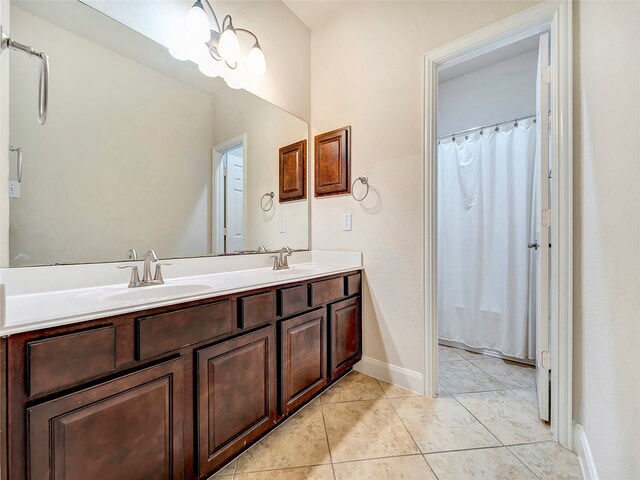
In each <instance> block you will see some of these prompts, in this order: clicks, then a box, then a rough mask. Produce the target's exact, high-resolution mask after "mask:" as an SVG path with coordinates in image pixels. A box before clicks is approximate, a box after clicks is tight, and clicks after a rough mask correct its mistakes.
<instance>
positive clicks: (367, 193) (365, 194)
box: [351, 176, 369, 202]
mask: <svg viewBox="0 0 640 480" xmlns="http://www.w3.org/2000/svg"><path fill="white" fill-rule="evenodd" d="M358 181H359V182H361V183H362V184H363V185H364V186H366V187H367V190H366V191H365V192H364V195H363V196H362V197H360V198H358V197H356V196H355V195H354V194H353V187H354V186H355V185H356V182H358ZM367 195H369V179H368V178H367V177H366V176H362V177H358V178H356V179H355V180H354V181H353V183H352V184H351V196H352V197H353V198H354V199H355V200H356V201H357V202H361V201H363V200H364V199H365V198H367Z"/></svg>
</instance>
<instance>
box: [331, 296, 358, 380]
mask: <svg viewBox="0 0 640 480" xmlns="http://www.w3.org/2000/svg"><path fill="white" fill-rule="evenodd" d="M329 351H330V361H329V369H330V375H331V378H332V379H336V378H338V377H339V376H341V375H342V374H344V373H345V372H346V371H347V370H349V369H350V368H351V367H352V366H353V365H355V364H356V363H357V362H358V361H360V359H361V358H362V316H361V313H360V297H353V298H348V299H346V300H343V301H341V302H337V303H334V304H332V305H329Z"/></svg>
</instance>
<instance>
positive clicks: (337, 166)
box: [315, 126, 351, 197]
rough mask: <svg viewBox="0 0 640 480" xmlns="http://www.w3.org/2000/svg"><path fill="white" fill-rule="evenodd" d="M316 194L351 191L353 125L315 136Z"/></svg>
mask: <svg viewBox="0 0 640 480" xmlns="http://www.w3.org/2000/svg"><path fill="white" fill-rule="evenodd" d="M315 162H316V166H315V196H316V197H327V196H331V195H344V194H347V193H351V126H347V127H344V128H339V129H337V130H332V131H331V132H327V133H323V134H321V135H317V136H316V137H315Z"/></svg>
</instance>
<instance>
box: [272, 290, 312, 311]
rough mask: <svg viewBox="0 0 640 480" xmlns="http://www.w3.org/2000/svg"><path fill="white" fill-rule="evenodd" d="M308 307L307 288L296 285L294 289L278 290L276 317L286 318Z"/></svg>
mask: <svg viewBox="0 0 640 480" xmlns="http://www.w3.org/2000/svg"><path fill="white" fill-rule="evenodd" d="M308 305H309V300H308V298H307V287H306V286H305V285H297V286H295V287H288V288H281V289H279V290H278V315H280V316H281V317H286V316H289V315H293V314H294V313H298V312H301V311H302V310H305V309H306V308H307V307H308Z"/></svg>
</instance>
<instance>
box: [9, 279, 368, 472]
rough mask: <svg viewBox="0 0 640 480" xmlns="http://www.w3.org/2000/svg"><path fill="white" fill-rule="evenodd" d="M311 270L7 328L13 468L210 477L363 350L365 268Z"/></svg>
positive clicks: (345, 369)
mask: <svg viewBox="0 0 640 480" xmlns="http://www.w3.org/2000/svg"><path fill="white" fill-rule="evenodd" d="M343 270H344V269H343ZM294 272H295V270H294ZM295 276H296V275H295V274H293V275H291V277H295ZM303 277H304V278H303V280H298V279H296V278H290V279H288V280H286V281H282V283H279V284H275V285H270V286H267V287H261V288H253V289H246V290H240V291H236V292H234V293H232V294H225V295H213V296H210V297H206V296H205V298H199V299H198V300H190V301H185V302H183V303H173V304H171V305H163V306H160V307H156V306H153V305H152V306H151V307H149V308H145V307H144V306H142V307H141V306H139V305H138V306H137V307H136V308H135V311H132V312H130V313H124V314H119V315H115V316H106V317H104V318H97V319H94V320H90V321H81V322H77V323H72V324H67V325H62V326H53V327H50V328H44V329H38V330H28V329H27V331H23V332H20V333H16V334H14V335H10V336H8V337H3V338H2V339H1V342H2V347H1V351H2V358H1V362H2V368H3V376H2V382H3V387H4V386H6V390H4V388H3V390H4V391H6V405H3V407H4V411H3V422H6V427H7V429H6V431H5V429H4V428H3V429H2V430H3V432H4V433H6V435H3V439H2V440H3V443H4V447H8V448H7V450H6V452H7V454H8V455H7V459H6V464H5V465H4V466H5V467H6V468H7V469H8V478H10V479H24V478H30V479H49V478H56V479H67V480H71V479H90V478H91V479H93V478H95V479H97V478H100V479H123V478H130V479H195V478H198V479H202V478H208V477H209V476H210V475H211V474H213V473H214V472H215V471H216V470H218V469H220V468H221V467H222V466H224V465H225V464H226V463H228V462H229V461H230V460H231V459H232V458H233V457H235V456H236V455H238V454H239V453H240V452H242V451H244V450H245V449H247V448H248V447H249V446H250V445H251V444H252V443H254V442H255V441H256V440H258V439H259V438H260V437H262V436H263V435H265V434H266V433H268V432H269V431H270V430H271V429H273V428H274V427H275V426H276V425H278V424H279V423H280V422H281V421H283V420H285V419H286V418H287V416H288V415H290V414H291V413H293V412H295V411H296V410H297V409H299V408H300V407H302V406H303V405H305V404H306V403H307V402H309V401H310V400H311V399H313V398H314V397H315V396H317V395H318V394H319V393H320V392H321V391H322V390H323V389H325V388H326V387H327V386H328V385H330V384H331V383H332V382H334V381H336V380H337V379H339V378H340V377H341V376H342V375H344V374H345V373H347V372H348V371H349V370H350V369H351V368H352V366H353V365H354V364H355V363H356V362H358V361H359V360H360V358H361V352H362V340H361V338H362V337H361V330H362V324H361V300H360V292H361V282H362V279H361V272H360V271H359V269H358V268H356V269H353V270H351V271H341V272H340V273H337V274H320V275H306V276H304V275H303ZM272 283H273V282H272ZM152 288H154V287H152ZM121 290H122V289H121ZM134 290H136V289H129V291H134ZM137 290H140V291H142V290H144V289H137ZM125 293H127V291H126V289H125ZM199 297H202V295H200V296H199ZM3 424H4V423H3ZM3 451H5V450H4V449H3Z"/></svg>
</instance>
